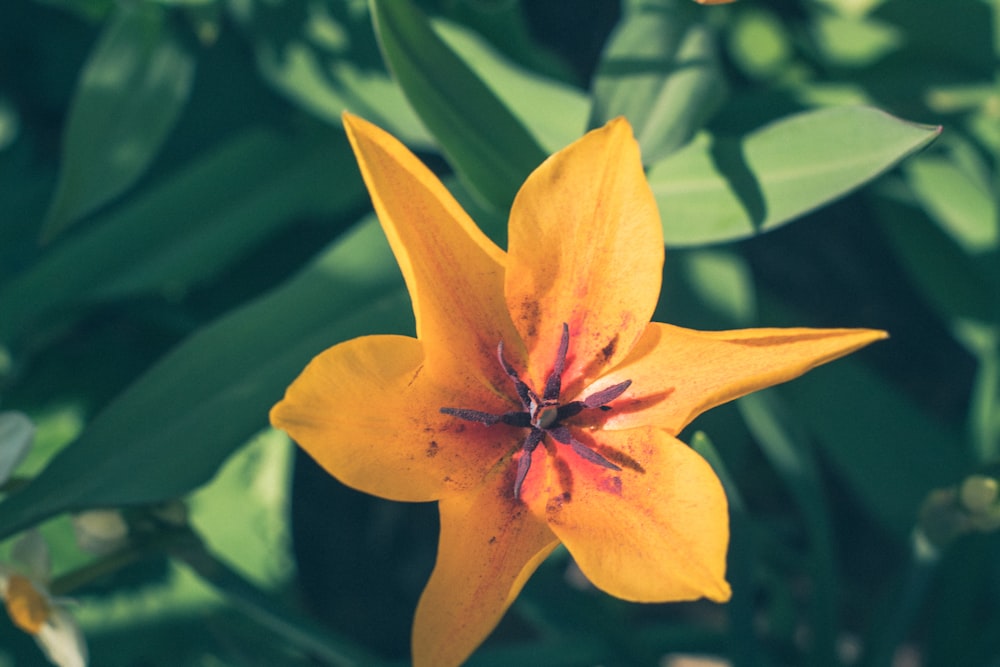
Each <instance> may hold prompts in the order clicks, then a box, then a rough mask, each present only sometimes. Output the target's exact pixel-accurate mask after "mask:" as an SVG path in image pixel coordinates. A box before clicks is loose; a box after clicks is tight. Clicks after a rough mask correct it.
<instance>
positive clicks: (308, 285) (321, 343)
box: [0, 220, 413, 539]
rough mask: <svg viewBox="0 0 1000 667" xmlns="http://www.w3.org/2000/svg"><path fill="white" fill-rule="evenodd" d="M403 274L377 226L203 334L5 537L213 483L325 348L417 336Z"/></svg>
mask: <svg viewBox="0 0 1000 667" xmlns="http://www.w3.org/2000/svg"><path fill="white" fill-rule="evenodd" d="M412 327H413V323H412V316H411V314H410V308H409V306H408V300H407V297H406V293H405V291H404V290H403V289H402V282H401V280H400V277H399V272H398V269H397V268H396V266H395V262H393V260H392V256H391V254H390V251H389V248H388V244H387V243H386V241H385V238H384V236H383V235H382V233H381V230H380V229H379V227H378V225H377V224H376V223H375V221H374V220H368V222H366V223H365V224H364V225H362V226H361V227H359V228H358V229H356V230H355V231H353V232H352V233H350V234H349V235H348V236H347V237H345V238H344V239H343V240H341V241H339V242H337V243H335V244H334V245H333V246H332V247H331V248H330V250H329V251H327V252H325V253H323V255H322V256H320V257H319V259H318V260H317V261H316V262H315V263H314V264H312V265H310V266H309V267H308V268H307V269H306V270H304V271H303V272H302V273H300V274H299V275H298V276H297V277H295V278H293V279H292V280H290V281H289V282H288V283H287V284H286V285H284V286H283V287H281V288H279V289H277V290H275V291H273V292H272V293H270V294H267V295H265V296H263V297H261V298H260V299H257V300H256V301H254V302H252V303H250V304H248V305H246V306H243V307H242V308H240V309H238V310H236V311H235V312H233V313H231V314H229V315H227V316H225V317H223V318H221V319H220V320H218V321H216V322H215V323H213V324H211V325H209V326H207V327H205V328H204V329H202V330H200V331H199V332H197V333H196V334H194V335H193V336H192V337H190V338H189V339H188V340H186V341H185V342H184V343H182V344H181V345H180V346H178V347H177V348H175V349H174V350H173V351H172V352H170V353H169V354H168V355H167V356H166V357H165V358H164V359H162V360H161V361H160V362H159V363H158V364H156V365H155V366H154V367H153V368H152V369H150V370H149V371H148V372H147V373H146V374H145V375H143V376H142V377H140V378H139V379H138V380H137V381H136V382H135V383H134V384H133V385H132V386H131V387H129V388H128V389H126V390H125V391H124V392H123V393H122V394H121V395H120V396H119V397H118V398H117V399H116V400H115V401H113V402H112V403H111V404H110V405H109V406H108V407H107V408H105V410H104V411H102V412H101V413H100V414H98V415H97V416H96V417H95V418H94V420H93V421H92V422H91V423H90V424H89V425H88V426H87V428H86V429H85V430H84V431H83V433H82V434H81V436H80V438H79V439H78V440H76V441H74V442H72V443H70V444H69V445H68V446H67V447H66V448H65V449H63V450H62V451H61V452H60V453H59V454H58V455H57V456H56V457H55V458H54V459H53V460H52V462H51V463H50V464H49V465H48V467H46V468H45V470H44V471H42V473H41V474H40V475H39V476H38V477H36V478H35V479H34V480H33V481H32V482H31V483H30V484H29V485H28V486H27V487H25V488H24V489H23V490H22V491H20V492H18V493H16V494H14V495H12V496H9V497H8V498H7V499H6V500H5V501H4V502H3V503H0V539H2V537H3V536H5V535H9V534H11V533H14V532H16V531H18V530H20V529H23V528H25V527H28V526H30V525H32V524H34V523H37V522H38V521H40V520H43V519H45V518H47V517H49V516H52V515H54V514H57V513H60V512H64V511H73V510H80V509H86V508H91V507H108V506H118V505H130V504H136V503H148V502H154V501H160V500H163V499H167V498H172V497H176V496H178V495H181V494H183V493H186V492H187V491H190V490H191V489H193V488H195V487H197V486H198V485H200V484H203V483H204V482H206V481H207V480H208V479H209V478H210V477H211V476H212V475H213V474H214V473H215V471H216V469H217V468H218V466H219V465H220V464H221V463H222V461H223V460H224V459H225V458H226V457H227V456H228V455H229V454H230V453H231V452H232V451H233V450H234V449H236V448H237V447H238V446H239V445H241V444H243V443H244V442H246V441H247V439H248V438H249V437H250V436H252V435H253V434H254V433H256V432H257V431H259V430H260V429H261V428H263V427H264V426H265V425H266V423H267V413H268V410H269V409H270V407H271V406H272V405H273V404H274V403H275V402H276V401H278V400H279V399H280V398H281V396H282V393H283V392H284V389H285V387H287V386H288V384H289V383H290V382H291V381H292V380H293V379H294V378H295V376H296V374H298V373H299V372H300V371H301V370H302V368H304V367H305V365H306V363H307V362H308V361H309V359H311V358H312V357H313V356H315V355H316V354H318V353H319V352H321V351H322V350H323V349H324V348H326V347H328V346H330V345H333V344H334V343H337V342H339V341H342V340H345V339H347V338H352V337H354V336H358V335H362V334H366V333H372V332H374V331H379V332H382V333H386V332H400V333H402V332H406V331H412Z"/></svg>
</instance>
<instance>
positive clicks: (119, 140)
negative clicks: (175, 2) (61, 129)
mask: <svg viewBox="0 0 1000 667" xmlns="http://www.w3.org/2000/svg"><path fill="white" fill-rule="evenodd" d="M168 18H169V17H168V16H167V14H166V12H165V11H164V10H163V9H162V8H161V7H158V6H156V5H153V4H150V3H138V4H136V3H122V4H119V5H118V9H117V11H116V12H115V13H114V14H113V15H112V17H111V19H110V20H109V22H108V24H107V27H106V28H105V30H104V32H103V34H102V35H101V38H100V40H99V41H98V43H97V46H96V47H95V48H94V51H93V52H92V54H91V56H90V59H89V60H88V61H87V63H86V65H85V66H84V68H83V72H82V75H81V77H80V82H79V84H78V88H77V90H76V94H75V96H74V98H73V103H72V106H71V107H70V112H69V120H68V122H67V125H66V133H65V136H64V139H63V141H64V145H63V157H62V166H61V171H60V175H59V185H58V187H57V189H56V194H55V198H54V199H53V201H52V204H51V206H50V208H49V211H48V214H47V215H46V219H45V222H44V224H43V226H42V236H43V238H44V239H51V238H53V237H54V236H56V235H57V234H59V233H60V232H62V231H64V230H65V229H66V228H67V227H69V226H70V225H71V224H73V223H74V222H75V221H77V220H79V219H80V218H81V217H83V216H84V215H86V214H87V213H90V212H91V211H93V210H94V209H96V208H97V207H98V206H100V205H102V204H104V203H106V202H107V201H109V200H110V199H112V198H114V197H115V196H117V195H118V194H120V193H121V192H123V191H124V190H125V189H126V188H128V187H129V186H130V185H132V183H134V182H135V180H136V179H137V178H139V176H140V175H142V173H143V172H144V171H145V169H146V167H147V166H148V165H149V163H150V162H151V161H152V159H153V158H154V157H155V156H156V153H157V151H158V150H159V148H160V146H161V144H162V143H163V141H164V139H166V137H167V135H168V133H169V132H170V129H171V128H172V127H173V124H174V121H175V120H176V119H177V117H178V116H179V115H180V112H181V109H182V108H183V106H184V103H185V102H186V101H187V98H188V94H189V92H190V90H191V84H192V81H193V80H194V68H195V60H194V56H193V55H192V54H191V53H190V52H189V51H188V48H187V47H186V46H185V45H184V44H183V43H182V42H181V40H180V39H179V37H178V36H176V35H175V34H174V33H173V28H172V26H171V23H170V21H169V20H168Z"/></svg>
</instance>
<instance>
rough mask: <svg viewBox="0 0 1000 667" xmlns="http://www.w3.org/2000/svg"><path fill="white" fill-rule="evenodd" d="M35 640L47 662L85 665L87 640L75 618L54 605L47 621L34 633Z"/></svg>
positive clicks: (73, 666)
mask: <svg viewBox="0 0 1000 667" xmlns="http://www.w3.org/2000/svg"><path fill="white" fill-rule="evenodd" d="M35 641H36V642H38V646H39V648H41V649H42V652H43V653H45V657H47V658H48V659H49V662H51V663H53V664H55V665H58V666H59V667H86V665H87V642H86V641H85V640H84V638H83V633H82V632H80V626H78V625H77V623H76V619H74V618H73V616H72V615H71V614H70V613H69V612H68V611H66V610H65V609H61V608H59V607H56V608H55V609H53V611H52V615H51V616H50V617H49V620H48V622H47V623H46V624H45V625H44V626H42V629H41V630H40V631H39V633H38V634H37V635H35Z"/></svg>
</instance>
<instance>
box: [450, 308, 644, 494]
mask: <svg viewBox="0 0 1000 667" xmlns="http://www.w3.org/2000/svg"><path fill="white" fill-rule="evenodd" d="M568 350H569V326H568V325H567V324H566V323H563V330H562V340H561V341H560V343H559V350H558V352H557V353H556V363H555V366H553V368H552V373H550V374H549V377H548V379H547V380H546V381H545V391H543V392H542V395H541V396H539V395H538V394H537V393H536V392H535V391H534V390H532V388H531V387H529V386H528V385H527V384H526V383H525V382H524V380H522V379H521V377H520V376H519V375H518V374H517V371H516V370H515V369H514V367H513V366H511V365H510V364H509V363H508V362H507V360H506V359H505V358H504V356H503V341H502V340H501V341H500V343H499V344H498V345H497V358H498V359H499V360H500V366H501V367H502V368H503V370H504V372H505V373H506V374H507V377H509V378H510V380H511V382H513V383H514V389H515V390H516V391H517V397H518V399H519V400H520V401H521V407H522V408H523V409H522V410H515V411H512V412H505V413H503V414H493V413H490V412H481V411H479V410H470V409H467V408H441V412H443V413H444V414H446V415H452V416H453V417H458V418H459V419H464V420H466V421H471V422H477V423H479V424H485V425H487V426H493V425H494V424H507V425H508V426H516V427H518V428H526V429H529V430H528V435H527V436H526V437H525V439H524V443H522V445H521V457H520V459H519V460H518V462H517V475H516V477H515V478H514V498H520V496H521V485H522V484H523V483H524V479H525V477H527V476H528V470H529V469H530V468H531V455H532V454H533V453H534V451H535V449H537V448H538V445H539V444H541V442H542V440H543V438H544V437H545V435H546V434H548V435H549V436H550V437H551V438H552V439H553V440H555V441H556V442H558V443H560V444H563V445H569V446H570V448H572V450H573V452H574V453H576V454H577V455H578V456H580V457H581V458H583V459H586V460H587V461H590V462H591V463H594V464H596V465H599V466H602V467H604V468H610V469H611V470H621V468H619V467H618V466H616V465H615V464H614V463H612V462H611V461H608V460H607V459H606V458H604V457H603V456H601V455H600V454H598V453H597V452H595V451H594V450H593V449H591V448H590V447H588V446H587V445H585V444H583V443H582V442H580V441H579V440H577V439H576V438H574V437H573V435H572V434H571V433H570V430H569V428H567V427H566V425H565V424H564V423H563V422H564V421H565V420H566V419H569V418H570V417H573V416H575V415H578V414H580V413H581V412H583V411H584V410H590V409H598V410H604V411H607V410H610V409H611V407H610V406H609V405H608V403H610V402H611V401H613V400H615V399H616V398H618V397H619V396H621V395H622V394H623V393H624V392H625V390H626V389H628V388H629V385H631V384H632V381H631V380H625V381H624V382H620V383H618V384H616V385H612V386H611V387H608V388H607V389H602V390H601V391H598V392H595V393H593V394H591V395H590V396H588V397H587V398H585V399H583V400H582V401H572V402H570V403H563V404H560V403H559V393H560V391H562V374H563V370H564V368H565V365H566V352H567V351H568Z"/></svg>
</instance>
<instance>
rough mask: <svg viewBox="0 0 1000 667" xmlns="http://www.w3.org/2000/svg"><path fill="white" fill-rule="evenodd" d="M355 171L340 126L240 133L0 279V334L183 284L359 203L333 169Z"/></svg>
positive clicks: (5, 338) (3, 338)
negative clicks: (286, 231)
mask: <svg viewBox="0 0 1000 667" xmlns="http://www.w3.org/2000/svg"><path fill="white" fill-rule="evenodd" d="M354 170H355V166H354V164H353V159H352V157H351V154H350V150H349V148H348V146H347V140H346V139H345V138H344V137H343V136H342V135H341V134H340V132H339V131H336V132H324V133H322V134H321V135H319V136H316V135H314V134H310V133H300V134H299V135H297V136H293V137H283V136H279V135H277V134H275V133H272V132H269V131H264V130H259V129H253V130H248V131H246V132H244V133H241V134H238V135H237V136H236V137H235V138H233V139H231V140H230V141H228V142H227V143H225V144H223V145H222V146H220V147H217V148H213V149H212V150H210V151H208V152H207V153H206V155H205V156H204V157H202V158H200V159H198V160H197V161H195V162H194V163H193V164H188V165H185V166H183V167H182V168H181V169H179V170H178V171H177V172H176V173H175V174H174V175H172V176H170V177H167V178H165V179H163V180H162V181H159V182H157V183H154V184H153V185H151V186H150V187H149V188H148V189H147V190H144V191H143V192H141V193H139V194H138V195H137V196H136V197H134V198H132V199H130V201H129V202H128V203H127V204H125V205H123V206H121V207H119V208H117V209H116V210H115V211H113V212H112V213H110V214H108V215H106V216H105V217H103V218H101V219H98V220H95V221H94V222H93V224H91V225H88V226H87V228H86V229H85V230H83V231H82V232H81V233H80V234H77V235H74V236H73V237H71V238H68V239H66V240H65V241H64V242H62V243H60V244H58V245H55V246H53V247H52V248H50V249H49V250H48V251H47V252H46V254H44V255H43V256H42V258H41V259H40V260H39V261H38V263H37V264H35V265H34V266H32V267H31V268H30V269H28V270H27V271H26V272H25V273H23V274H21V275H19V276H17V277H15V278H14V279H12V280H11V281H9V282H8V283H6V284H4V285H0V312H2V313H3V314H4V316H3V317H2V318H0V342H2V343H7V344H10V343H12V342H13V340H14V339H16V338H17V337H18V336H19V335H20V334H22V333H23V332H24V331H25V330H26V329H28V328H29V327H30V326H31V325H32V324H33V323H35V322H36V320H38V319H39V318H44V317H49V316H58V317H67V316H69V315H70V314H72V311H73V310H74V309H79V308H81V307H82V306H84V305H86V304H89V303H93V302H95V301H99V300H107V299H112V298H120V297H124V296H131V295H135V294H141V293H152V292H161V291H172V292H175V293H176V292H177V291H179V290H184V289H186V288H188V287H190V286H191V285H193V284H195V283H197V282H199V281H202V280H204V279H206V278H208V277H210V276H212V275H214V274H215V273H216V272H218V271H221V270H223V269H224V268H225V267H226V266H227V265H228V264H229V263H230V262H231V261H233V260H234V259H236V258H238V257H240V256H241V254H242V253H244V252H246V251H247V250H248V249H249V248H252V247H253V246H254V245H255V244H259V243H260V242H261V241H262V240H263V239H264V238H266V237H267V235H268V234H270V233H273V232H274V231H275V230H276V229H277V228H278V227H280V226H281V225H283V224H285V223H286V222H288V221H289V220H293V219H295V217H296V216H301V215H303V214H314V213H324V214H328V213H332V212H337V211H343V210H345V209H348V208H351V207H353V206H356V205H357V204H358V202H360V201H363V198H364V190H363V186H362V184H361V180H360V179H359V178H353V177H352V178H336V175H338V174H343V173H352V172H353V171H354ZM331 176H333V177H334V178H336V181H335V182H336V183H337V186H336V187H331V183H332V182H334V181H333V180H332V179H331Z"/></svg>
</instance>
